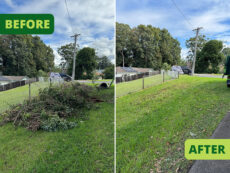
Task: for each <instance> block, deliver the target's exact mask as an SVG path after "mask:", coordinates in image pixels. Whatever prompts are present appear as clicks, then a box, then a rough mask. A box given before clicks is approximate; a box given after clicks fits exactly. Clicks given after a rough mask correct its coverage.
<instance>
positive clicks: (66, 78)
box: [59, 73, 72, 82]
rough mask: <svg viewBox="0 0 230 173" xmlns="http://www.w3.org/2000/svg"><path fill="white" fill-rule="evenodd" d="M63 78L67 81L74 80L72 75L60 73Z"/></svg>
mask: <svg viewBox="0 0 230 173" xmlns="http://www.w3.org/2000/svg"><path fill="white" fill-rule="evenodd" d="M59 74H60V76H61V78H62V79H63V80H64V81H66V82H70V81H71V80H72V77H71V76H69V75H67V74H64V73H59Z"/></svg>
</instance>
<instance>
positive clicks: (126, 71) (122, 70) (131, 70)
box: [116, 67, 154, 77]
mask: <svg viewBox="0 0 230 173" xmlns="http://www.w3.org/2000/svg"><path fill="white" fill-rule="evenodd" d="M146 72H154V70H153V69H152V68H138V67H116V76H117V77H121V76H124V75H135V74H140V73H146Z"/></svg>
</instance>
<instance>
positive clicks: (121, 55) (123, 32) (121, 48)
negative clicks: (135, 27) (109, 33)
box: [116, 23, 131, 66]
mask: <svg viewBox="0 0 230 173" xmlns="http://www.w3.org/2000/svg"><path fill="white" fill-rule="evenodd" d="M130 37H131V28H130V27H129V25H127V24H122V23H116V54H117V60H116V61H117V64H119V65H121V66H123V65H125V63H127V62H128V61H129V60H128V57H129V53H130V52H129V50H130V49H129V48H128V47H129V44H130Z"/></svg>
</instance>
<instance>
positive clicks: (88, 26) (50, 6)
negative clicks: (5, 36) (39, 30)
mask: <svg viewBox="0 0 230 173" xmlns="http://www.w3.org/2000/svg"><path fill="white" fill-rule="evenodd" d="M5 1H6V2H7V4H8V5H9V6H10V7H11V8H12V9H13V10H12V12H13V13H51V14H53V15H54V17H55V33H54V34H53V35H41V37H42V39H43V40H45V41H47V42H49V43H50V45H51V47H52V48H53V49H54V52H55V51H56V49H57V47H60V46H61V45H64V44H67V43H71V42H73V39H72V38H71V37H70V36H71V35H73V33H80V34H81V36H80V37H79V40H78V43H79V44H80V47H82V46H83V45H86V44H87V45H93V46H95V48H97V49H98V51H99V54H105V55H109V56H111V54H110V53H111V51H113V50H111V49H114V44H113V41H110V44H108V45H107V46H106V45H105V44H103V43H101V44H99V43H98V42H99V40H102V41H105V39H102V38H106V39H107V40H110V39H109V38H110V37H112V36H111V35H113V33H112V32H113V29H114V8H115V7H114V3H113V1H111V0H97V1H92V0H77V1H76V0H67V4H68V9H69V12H70V17H71V19H69V18H68V15H67V11H66V6H65V1H64V0H39V1H38V0H30V1H25V2H24V3H23V4H20V5H17V4H16V3H13V1H14V0H5ZM70 21H71V23H72V26H73V27H72V28H73V31H72V29H71V23H70ZM94 42H95V43H94ZM81 44H82V45H81ZM55 58H56V59H57V60H56V59H55V62H58V59H59V58H60V57H58V54H57V53H55Z"/></svg>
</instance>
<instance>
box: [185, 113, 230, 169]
mask: <svg viewBox="0 0 230 173" xmlns="http://www.w3.org/2000/svg"><path fill="white" fill-rule="evenodd" d="M211 139H230V112H228V113H227V115H226V116H225V117H224V118H223V120H222V121H221V123H220V124H219V126H218V127H217V129H216V130H215V132H214V133H213V135H212V137H211ZM229 172H230V160H197V161H195V163H194V164H193V166H192V167H191V169H190V171H189V173H229Z"/></svg>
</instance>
